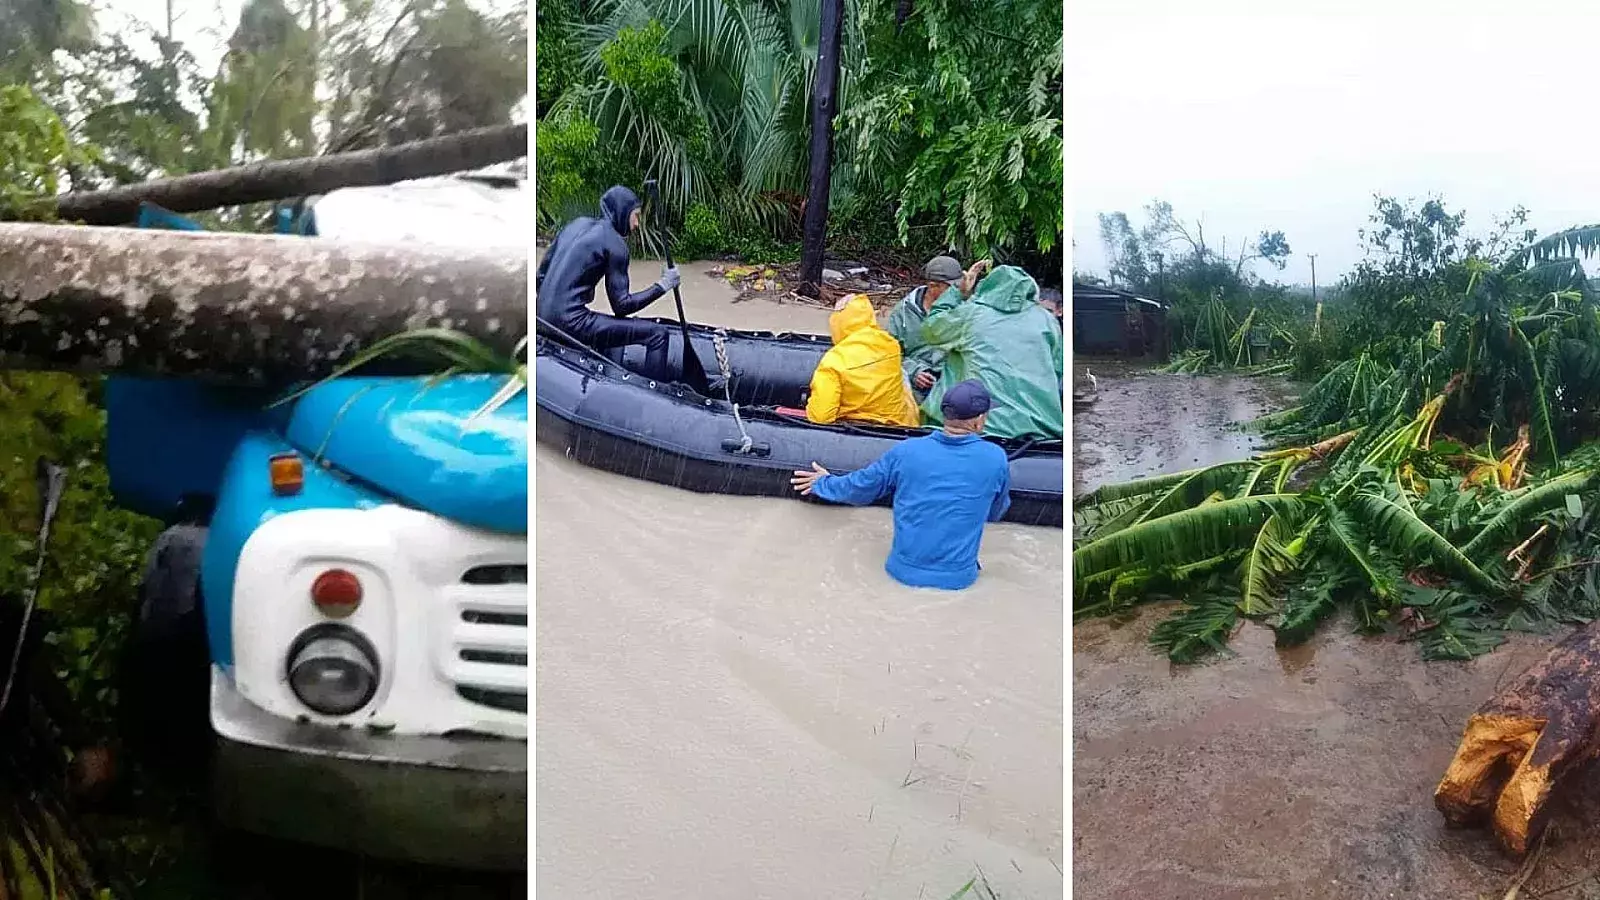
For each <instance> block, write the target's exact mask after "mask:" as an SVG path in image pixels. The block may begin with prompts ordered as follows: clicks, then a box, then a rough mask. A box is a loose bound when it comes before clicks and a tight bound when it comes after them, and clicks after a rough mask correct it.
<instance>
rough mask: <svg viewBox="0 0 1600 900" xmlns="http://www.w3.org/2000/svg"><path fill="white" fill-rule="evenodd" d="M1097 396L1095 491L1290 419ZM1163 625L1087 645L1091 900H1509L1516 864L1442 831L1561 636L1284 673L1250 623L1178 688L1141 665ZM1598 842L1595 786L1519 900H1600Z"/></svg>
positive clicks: (1238, 396) (1237, 386) (1321, 639)
mask: <svg viewBox="0 0 1600 900" xmlns="http://www.w3.org/2000/svg"><path fill="white" fill-rule="evenodd" d="M1091 365H1092V364H1091ZM1082 368H1083V367H1082V366H1081V365H1080V366H1077V367H1076V370H1077V373H1078V374H1080V375H1081V372H1082ZM1107 371H1111V370H1109V369H1107ZM1096 374H1097V376H1099V375H1100V372H1098V371H1097V372H1096ZM1100 384H1101V392H1102V399H1101V405H1100V406H1099V407H1098V408H1097V410H1096V411H1095V414H1094V415H1092V416H1079V417H1077V418H1076V419H1075V420H1074V426H1073V427H1074V437H1075V439H1077V440H1081V441H1082V442H1083V444H1084V447H1083V448H1082V449H1081V450H1080V451H1079V455H1077V456H1076V457H1075V458H1077V459H1079V460H1082V459H1084V456H1085V455H1086V454H1085V453H1084V451H1088V453H1092V454H1103V455H1102V456H1099V457H1098V458H1097V459H1093V461H1092V462H1091V463H1090V465H1089V466H1088V467H1086V468H1088V471H1087V472H1085V473H1083V474H1084V475H1085V476H1086V478H1085V481H1087V485H1086V487H1087V488H1092V487H1094V486H1095V485H1096V484H1098V483H1100V482H1102V481H1104V480H1121V479H1124V478H1130V477H1135V476H1137V475H1143V474H1151V473H1154V472H1161V471H1174V470H1178V469H1184V468H1190V467H1193V466H1195V465H1200V464H1203V463H1207V462H1215V461H1221V460H1224V459H1229V458H1235V457H1238V456H1242V455H1243V454H1244V453H1245V452H1247V451H1248V449H1249V443H1248V438H1249V436H1248V435H1245V434H1241V433H1239V432H1237V431H1227V430H1225V426H1227V425H1228V424H1229V420H1231V419H1235V418H1244V417H1248V416H1254V415H1259V414H1260V413H1262V412H1266V411H1271V409H1274V408H1277V407H1278V404H1279V403H1280V402H1281V399H1280V396H1279V395H1275V394H1273V393H1271V389H1269V388H1267V387H1264V386H1263V384H1264V383H1263V382H1261V381H1260V380H1255V379H1232V378H1228V379H1224V378H1208V377H1186V376H1158V375H1143V376H1135V377H1132V378H1126V379H1119V378H1116V377H1112V378H1105V377H1102V378H1101V382H1100ZM1080 489H1083V487H1080ZM1166 615H1167V608H1165V607H1161V606H1156V607H1146V608H1144V609H1143V610H1141V611H1140V612H1139V613H1138V614H1137V615H1135V616H1134V617H1133V618H1132V620H1131V621H1127V622H1118V621H1113V620H1106V619H1097V620H1089V621H1081V622H1077V623H1074V626H1073V635H1072V647H1073V658H1072V682H1073V687H1072V691H1073V693H1072V702H1073V719H1072V753H1073V784H1072V789H1073V790H1072V794H1073V799H1072V804H1073V806H1072V809H1073V849H1072V866H1073V873H1072V877H1073V896H1074V897H1077V898H1081V900H1122V898H1140V900H1169V898H1170V900H1179V898H1185V900H1186V898H1192V897H1217V898H1230V900H1235V898H1236V900H1276V898H1288V897H1294V898H1309V900H1322V898H1327V900H1334V898H1340V900H1343V898H1362V900H1364V898H1384V900H1387V898H1451V900H1472V898H1479V897H1492V898H1494V900H1500V898H1501V897H1503V896H1504V895H1505V893H1506V891H1507V889H1508V887H1509V885H1510V883H1511V881H1512V879H1513V877H1514V874H1515V869H1516V865H1515V864H1514V863H1512V862H1510V861H1509V860H1507V859H1506V858H1505V857H1503V856H1502V855H1501V854H1500V852H1499V851H1498V849H1497V848H1496V847H1495V846H1494V845H1493V843H1492V841H1491V839H1490V838H1489V837H1488V836H1487V835H1486V834H1484V833H1482V832H1478V831H1457V830H1453V829H1449V828H1446V827H1445V825H1444V822H1443V819H1442V817H1441V816H1440V815H1439V813H1438V812H1437V811H1436V810H1435V809H1434V806H1433V789H1434V787H1435V785H1436V784H1437V781H1438V779H1439V777H1440V776H1441V775H1442V774H1443V772H1444V769H1445V766H1446V765H1447V764H1448V763H1449V761H1450V758H1451V755H1452V754H1453V753H1454V751H1455V747H1456V743H1457V741H1458V739H1459V738H1460V734H1461V727H1462V726H1463V725H1464V724H1465V722H1466V719H1467V716H1468V715H1469V714H1470V713H1471V712H1472V711H1473V710H1474V709H1475V708H1477V706H1478V705H1479V704H1480V703H1482V702H1483V701H1484V700H1485V699H1486V698H1487V697H1489V696H1490V695H1491V694H1492V693H1493V692H1494V691H1495V689H1496V686H1497V684H1499V683H1501V682H1502V681H1505V680H1509V679H1511V678H1513V677H1515V676H1516V675H1517V673H1519V672H1520V671H1521V670H1522V669H1523V668H1525V667H1526V666H1528V665H1530V664H1531V663H1532V662H1533V661H1535V660H1536V659H1537V658H1538V657H1539V656H1541V655H1542V654H1543V653H1544V652H1545V650H1546V649H1548V647H1549V646H1550V645H1551V644H1552V643H1554V641H1555V640H1556V639H1557V637H1556V636H1550V637H1530V636H1518V637H1515V638H1513V640H1511V641H1510V642H1509V643H1507V644H1506V645H1504V646H1503V647H1501V649H1499V650H1497V651H1496V652H1494V653H1491V654H1489V655H1488V656H1486V657H1482V658H1479V659H1477V660H1475V661H1473V662H1470V663H1445V662H1434V663H1427V662H1423V661H1422V660H1421V658H1420V657H1419V655H1418V652H1417V648H1416V647H1415V646H1414V645H1410V644H1401V643H1398V642H1396V641H1395V640H1393V639H1389V638H1362V637H1359V636H1356V635H1354V634H1352V632H1351V628H1350V626H1349V625H1348V624H1347V623H1343V622H1334V623H1329V624H1327V625H1325V626H1324V627H1323V628H1322V629H1321V631H1320V632H1319V633H1318V635H1317V636H1316V637H1315V638H1313V639H1312V641H1311V642H1310V643H1309V644H1308V645H1306V646H1303V647H1300V648H1296V649H1293V650H1289V651H1284V652H1279V651H1278V650H1276V649H1275V648H1274V646H1273V640H1272V633H1271V632H1270V631H1269V630H1268V629H1266V628H1264V627H1261V626H1256V625H1249V624H1247V625H1245V626H1244V627H1243V629H1242V630H1241V631H1240V632H1239V633H1238V634H1237V635H1236V636H1235V637H1234V639H1233V641H1232V644H1231V646H1232V648H1233V650H1234V651H1235V652H1236V653H1237V655H1236V656H1234V657H1232V658H1227V659H1222V660H1218V661H1214V662H1211V663H1206V664H1201V665H1196V666H1187V667H1178V666H1173V665H1171V664H1170V663H1169V662H1168V661H1167V659H1166V657H1164V656H1161V655H1159V654H1157V653H1154V652H1152V651H1151V650H1150V649H1149V648H1148V646H1147V645H1146V642H1147V640H1148V638H1149V634H1150V630H1151V629H1152V628H1153V627H1154V626H1155V625H1156V623H1158V622H1160V621H1161V620H1162V619H1163V618H1164V617H1165V616H1166ZM1597 826H1600V779H1591V783H1590V784H1588V785H1586V786H1585V790H1584V791H1583V793H1582V796H1579V797H1574V798H1570V799H1569V800H1568V801H1566V802H1565V803H1564V805H1563V806H1562V807H1561V811H1560V812H1559V813H1558V815H1557V818H1556V820H1555V826H1554V828H1555V830H1554V831H1553V832H1552V836H1551V837H1550V838H1549V840H1548V842H1547V845H1546V849H1545V853H1544V856H1543V858H1542V861H1541V863H1540V865H1539V867H1538V868H1537V870H1536V871H1535V872H1534V874H1533V876H1532V878H1531V879H1530V880H1529V881H1528V883H1527V884H1526V885H1525V886H1524V888H1523V892H1522V894H1521V895H1520V896H1522V897H1551V898H1562V900H1575V898H1583V897H1600V879H1597V878H1595V877H1594V875H1595V873H1600V842H1597V841H1595V840H1594V836H1595V835H1600V827H1597Z"/></svg>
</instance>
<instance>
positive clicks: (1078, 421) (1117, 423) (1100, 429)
mask: <svg viewBox="0 0 1600 900" xmlns="http://www.w3.org/2000/svg"><path fill="white" fill-rule="evenodd" d="M1074 369H1075V375H1076V377H1077V380H1078V381H1079V382H1080V383H1081V382H1086V381H1087V379H1085V378H1084V377H1083V371H1084V370H1085V369H1088V370H1089V371H1090V372H1093V373H1094V376H1095V378H1096V379H1097V380H1098V381H1099V390H1098V391H1097V392H1096V393H1095V403H1094V405H1093V406H1091V407H1089V408H1087V409H1084V410H1081V411H1080V410H1074V412H1073V416H1072V490H1073V494H1074V495H1075V496H1081V495H1083V494H1085V493H1087V492H1089V491H1091V490H1094V489H1095V488H1097V487H1099V486H1100V485H1102V484H1114V483H1116V482H1121V481H1129V480H1132V479H1134V478H1143V477H1145V476H1149V475H1160V474H1163V473H1167V472H1180V471H1183V470H1184V469H1194V468H1198V467H1200V466H1207V465H1213V464H1216V463H1221V462H1227V461H1229V460H1234V459H1243V458H1244V457H1246V456H1249V455H1250V453H1251V452H1253V451H1254V450H1255V449H1256V448H1257V447H1258V446H1259V445H1260V436H1259V435H1256V434H1252V433H1248V432H1245V431H1243V430H1241V429H1240V428H1239V425H1241V424H1243V423H1245V422H1249V421H1250V420H1252V419H1255V418H1257V417H1259V416H1262V415H1265V414H1266V413H1269V412H1276V411H1277V410H1280V409H1284V408H1287V407H1288V406H1290V405H1291V404H1292V403H1293V402H1294V401H1293V389H1292V387H1291V385H1290V384H1289V383H1288V382H1286V381H1284V380H1283V379H1279V378H1250V377H1247V376H1243V375H1167V374H1161V373H1155V372H1150V371H1148V370H1139V369H1135V368H1132V367H1130V366H1128V365H1127V364H1125V363H1118V362H1098V363H1097V362H1095V361H1093V360H1090V361H1087V362H1079V363H1078V364H1077V365H1075V366H1074Z"/></svg>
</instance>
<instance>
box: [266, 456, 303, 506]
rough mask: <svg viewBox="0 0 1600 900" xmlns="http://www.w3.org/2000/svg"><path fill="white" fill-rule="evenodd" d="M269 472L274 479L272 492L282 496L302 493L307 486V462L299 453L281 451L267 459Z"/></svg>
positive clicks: (272, 479)
mask: <svg viewBox="0 0 1600 900" xmlns="http://www.w3.org/2000/svg"><path fill="white" fill-rule="evenodd" d="M267 473H268V476H269V477H270V479H271V481H272V492H273V493H274V494H277V495H278V496H280V497H287V496H290V495H292V494H298V493H300V490H301V489H302V488H304V487H305V486H306V468H305V463H303V462H301V460H300V454H298V453H279V454H276V455H275V456H273V457H272V458H271V459H269V460H267Z"/></svg>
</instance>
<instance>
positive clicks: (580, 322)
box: [534, 185, 673, 381]
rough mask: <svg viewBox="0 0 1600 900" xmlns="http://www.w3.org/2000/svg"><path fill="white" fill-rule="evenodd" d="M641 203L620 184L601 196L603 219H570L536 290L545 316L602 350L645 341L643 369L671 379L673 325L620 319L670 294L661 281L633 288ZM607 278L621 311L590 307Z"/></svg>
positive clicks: (609, 292)
mask: <svg viewBox="0 0 1600 900" xmlns="http://www.w3.org/2000/svg"><path fill="white" fill-rule="evenodd" d="M638 206H639V197H638V195H636V194H634V192H633V191H630V190H628V189H627V188H625V187H622V186H621V185H617V186H616V187H613V188H611V189H610V190H608V191H606V192H605V195H604V196H602V197H601V198H600V211H601V217H600V218H598V219H596V218H590V217H588V216H584V217H580V218H577V219H574V220H572V221H571V222H569V223H567V226H566V227H565V228H563V229H561V232H560V233H559V234H557V235H556V239H555V240H554V241H553V242H551V244H550V248H549V249H548V250H546V251H545V254H544V260H543V261H542V262H540V263H539V272H538V275H537V276H536V277H535V280H534V293H535V295H536V299H537V302H538V310H539V318H541V319H543V320H545V321H546V322H549V323H550V324H551V325H554V326H555V327H557V328H559V329H561V330H562V331H564V332H566V333H567V334H570V335H572V336H573V337H575V338H577V339H578V340H580V341H583V342H584V343H586V344H588V345H589V346H590V347H593V348H594V349H596V350H613V349H618V348H621V347H627V346H631V345H635V344H642V345H643V346H644V348H645V365H644V368H645V370H646V371H643V372H641V373H640V374H642V375H644V376H645V377H647V378H654V379H656V380H658V381H670V380H672V378H673V372H672V370H671V369H670V368H669V367H668V365H667V340H668V337H669V336H670V335H671V334H672V331H671V329H669V328H667V327H666V326H665V325H662V324H660V323H658V322H641V321H637V320H634V319H627V318H620V317H622V316H631V315H633V314H634V313H636V312H638V311H639V310H641V309H644V308H645V307H646V306H649V305H650V304H651V303H653V302H655V301H656V299H657V298H659V297H660V296H661V295H662V294H664V293H666V291H664V290H663V289H662V287H661V285H659V284H653V285H651V286H650V287H648V288H646V289H644V290H642V291H639V292H638V293H629V292H628V244H627V241H626V240H625V237H626V236H627V234H628V218H629V217H630V216H631V215H632V214H633V211H634V210H635V209H637V208H638ZM602 280H604V281H605V284H606V299H608V300H610V301H611V311H612V312H614V313H616V315H615V316H608V315H606V314H605V313H600V312H595V311H594V310H592V309H590V308H589V304H590V302H592V301H593V300H594V292H595V287H596V286H597V285H599V284H600V282H601V281H602Z"/></svg>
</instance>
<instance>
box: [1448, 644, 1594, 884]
mask: <svg viewBox="0 0 1600 900" xmlns="http://www.w3.org/2000/svg"><path fill="white" fill-rule="evenodd" d="M1597 724H1600V621H1596V622H1593V623H1591V624H1589V625H1587V626H1585V627H1584V628H1583V629H1581V630H1579V631H1578V632H1577V633H1575V634H1573V635H1572V636H1571V637H1569V638H1567V639H1566V640H1564V641H1562V642H1561V643H1560V644H1557V645H1556V647H1555V648H1554V649H1553V650H1551V651H1550V654H1549V655H1548V656H1546V657H1545V658H1544V659H1543V660H1541V661H1539V662H1538V663H1535V664H1534V665H1533V666H1531V667H1530V668H1529V669H1528V670H1527V671H1525V672H1523V673H1522V674H1521V675H1520V676H1518V677H1517V680H1516V681H1515V682H1513V683H1512V684H1511V685H1510V686H1508V687H1507V688H1506V689H1505V690H1503V691H1501V692H1500V693H1499V694H1498V695H1497V696H1495V697H1493V698H1491V699H1490V700H1489V701H1488V702H1487V703H1485V704H1484V705H1483V706H1481V707H1479V709H1478V711H1477V712H1476V713H1473V715H1472V717H1471V718H1470V719H1468V720H1467V727H1466V730H1465V732H1464V733H1463V734H1462V738H1461V744H1460V746H1459V747H1458V748H1457V749H1456V754H1455V758H1454V759H1453V760H1451V761H1450V767H1449V768H1448V769H1446V770H1445V773H1444V778H1443V780H1441V781H1440V782H1439V787H1438V789H1437V790H1435V791H1434V804H1435V805H1436V806H1438V807H1439V811H1440V812H1442V813H1444V817H1445V819H1447V820H1448V821H1450V822H1451V823H1452V824H1456V825H1469V824H1474V823H1477V822H1481V821H1483V820H1484V819H1485V818H1491V819H1492V822H1493V825H1494V832H1495V836H1496V837H1498V838H1499V839H1500V843H1501V844H1502V845H1503V846H1504V847H1505V848H1506V849H1507V850H1509V851H1510V852H1511V853H1512V854H1514V855H1517V856H1521V855H1523V854H1525V853H1527V852H1528V850H1529V849H1530V848H1531V847H1532V846H1533V843H1534V842H1535V841H1536V840H1537V839H1538V837H1539V835H1540V833H1541V832H1542V831H1543V830H1544V827H1545V824H1546V820H1547V817H1548V815H1549V801H1550V798H1551V795H1552V793H1554V791H1555V790H1556V789H1557V788H1558V787H1559V786H1560V785H1562V784H1565V783H1567V782H1568V781H1571V780H1573V779H1574V778H1575V777H1577V776H1578V775H1580V774H1581V772H1582V771H1583V769H1584V768H1585V766H1586V764H1587V763H1588V762H1590V761H1591V760H1592V759H1593V758H1594V756H1595V753H1596V748H1597V744H1596V725H1597Z"/></svg>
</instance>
